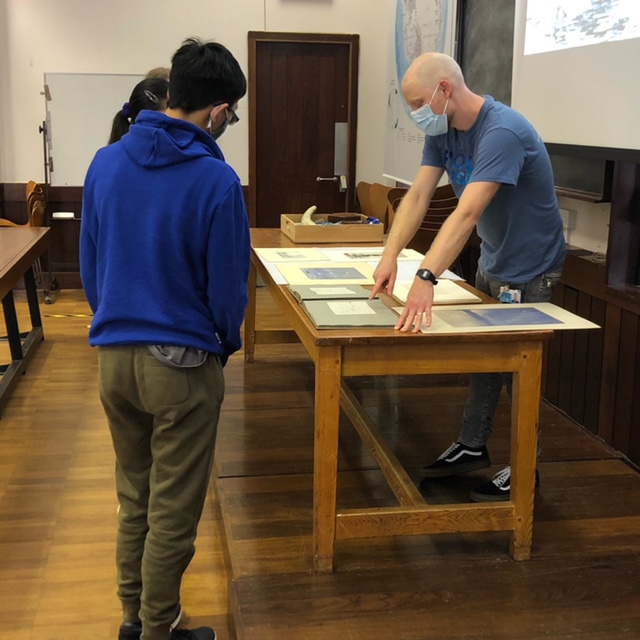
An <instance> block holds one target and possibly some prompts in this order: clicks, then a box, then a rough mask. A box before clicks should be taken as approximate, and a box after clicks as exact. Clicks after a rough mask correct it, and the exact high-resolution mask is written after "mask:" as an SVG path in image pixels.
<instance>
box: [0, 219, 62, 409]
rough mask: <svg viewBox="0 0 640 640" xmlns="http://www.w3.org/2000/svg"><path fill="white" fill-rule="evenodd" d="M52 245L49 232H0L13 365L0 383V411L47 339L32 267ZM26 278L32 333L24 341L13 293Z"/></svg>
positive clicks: (2, 291)
mask: <svg viewBox="0 0 640 640" xmlns="http://www.w3.org/2000/svg"><path fill="white" fill-rule="evenodd" d="M50 241H51V236H50V231H49V229H46V228H29V227H27V228H15V227H2V228H0V297H1V298H2V309H3V311H4V321H5V325H6V328H7V339H8V341H9V348H10V350H11V363H10V364H9V365H8V366H7V367H6V369H5V370H4V372H3V374H2V379H0V409H2V408H3V407H4V405H5V404H6V401H7V396H8V393H9V391H10V389H11V388H12V387H13V385H14V384H15V383H16V382H17V381H18V376H19V375H20V374H22V373H23V371H24V370H25V367H26V363H27V361H28V360H29V358H30V356H31V354H32V352H33V350H34V348H35V347H36V345H37V344H38V342H39V341H41V340H43V339H44V334H43V332H42V319H41V317H40V307H39V306H38V291H37V289H36V282H35V277H34V274H33V265H34V263H35V262H36V260H37V259H38V258H39V257H40V256H41V255H42V254H43V253H44V252H45V251H46V250H47V247H48V246H49V243H50ZM23 277H24V284H25V290H26V294H27V304H28V306H29V315H30V319H31V329H30V330H29V332H28V333H27V334H26V336H22V337H21V336H20V330H19V328H18V319H17V316H16V308H15V303H14V299H13V289H14V287H15V286H16V284H18V282H19V281H20V279H21V278H23Z"/></svg>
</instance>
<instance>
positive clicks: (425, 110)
mask: <svg viewBox="0 0 640 640" xmlns="http://www.w3.org/2000/svg"><path fill="white" fill-rule="evenodd" d="M439 88H440V87H439V86H437V87H436V89H435V91H434V92H433V95H432V96H431V100H429V103H428V104H425V105H423V106H422V107H420V108H419V109H416V110H415V111H412V112H411V119H412V120H413V121H414V122H415V123H416V126H417V127H418V128H419V129H422V131H424V133H425V134H426V135H428V136H440V135H442V134H443V133H447V131H448V129H449V121H448V119H447V105H448V104H449V98H447V101H446V102H445V105H444V111H443V112H442V114H440V115H436V114H435V113H433V111H432V109H431V103H432V102H433V98H434V97H435V95H436V92H437V91H438V89H439Z"/></svg>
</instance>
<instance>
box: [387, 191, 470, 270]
mask: <svg viewBox="0 0 640 640" xmlns="http://www.w3.org/2000/svg"><path fill="white" fill-rule="evenodd" d="M400 200H401V199H396V200H394V201H393V203H392V205H391V207H392V208H393V210H394V212H395V211H396V210H397V208H398V206H399V204H400ZM457 206H458V198H457V196H456V194H455V192H454V191H453V187H452V186H451V185H450V184H447V185H444V186H442V187H437V188H436V190H435V192H434V194H433V197H432V198H431V203H430V204H429V208H428V209H427V213H426V214H425V216H424V219H423V220H422V223H421V224H420V227H419V228H418V231H417V232H416V235H415V236H414V237H413V240H412V241H411V242H410V243H409V247H410V248H411V249H415V250H416V251H420V253H426V252H427V251H428V250H429V247H430V246H431V243H432V242H433V241H434V239H435V237H436V236H437V235H438V231H440V227H442V225H443V224H444V222H445V220H446V219H447V218H448V217H449V216H450V215H451V213H452V212H453V211H454V210H455V208H456V207H457ZM450 268H451V270H452V271H453V272H455V273H457V274H458V275H459V276H460V277H463V278H464V277H465V276H464V273H463V268H462V262H461V261H460V258H457V259H456V261H455V262H454V263H453V264H452V265H451V266H450Z"/></svg>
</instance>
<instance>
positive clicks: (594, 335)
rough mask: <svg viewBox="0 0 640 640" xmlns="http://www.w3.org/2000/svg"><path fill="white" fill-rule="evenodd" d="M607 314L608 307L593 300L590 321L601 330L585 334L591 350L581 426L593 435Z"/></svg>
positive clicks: (595, 429) (601, 301) (595, 430)
mask: <svg viewBox="0 0 640 640" xmlns="http://www.w3.org/2000/svg"><path fill="white" fill-rule="evenodd" d="M606 312H607V305H606V303H605V302H604V301H603V300H599V299H598V298H591V311H590V314H589V320H591V322H595V324H597V325H598V326H600V327H601V328H600V329H594V330H592V331H586V332H585V333H586V334H588V339H589V350H588V355H587V366H586V379H585V396H584V415H583V422H582V423H581V424H583V425H584V426H585V427H586V428H587V429H588V430H589V431H591V433H597V432H598V417H599V408H600V386H601V381H602V358H603V351H604V334H605V330H606V324H605V320H606Z"/></svg>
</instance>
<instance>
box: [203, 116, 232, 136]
mask: <svg viewBox="0 0 640 640" xmlns="http://www.w3.org/2000/svg"><path fill="white" fill-rule="evenodd" d="M230 121H231V118H230V117H228V118H226V119H225V121H224V124H223V125H222V126H221V127H220V128H219V129H216V130H215V131H211V126H212V125H213V121H212V120H211V118H209V124H208V125H207V129H208V130H209V135H210V136H211V137H212V138H213V139H214V140H217V139H218V138H219V137H220V136H221V135H222V134H223V133H224V132H225V131H226V130H227V127H228V126H229V122H230Z"/></svg>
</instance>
